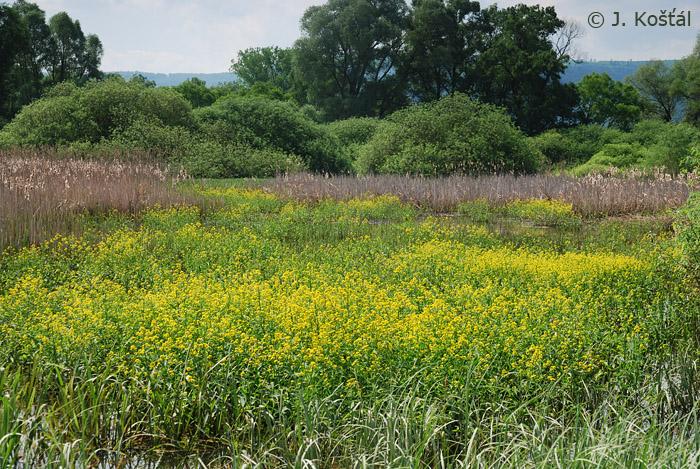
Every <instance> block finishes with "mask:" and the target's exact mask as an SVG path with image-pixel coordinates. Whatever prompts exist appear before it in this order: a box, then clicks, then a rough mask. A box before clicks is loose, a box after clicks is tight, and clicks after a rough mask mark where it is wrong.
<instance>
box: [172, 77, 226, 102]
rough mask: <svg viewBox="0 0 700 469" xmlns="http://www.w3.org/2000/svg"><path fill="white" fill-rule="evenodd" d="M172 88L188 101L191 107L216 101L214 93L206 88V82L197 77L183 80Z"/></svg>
mask: <svg viewBox="0 0 700 469" xmlns="http://www.w3.org/2000/svg"><path fill="white" fill-rule="evenodd" d="M173 89H174V90H175V91H177V92H178V93H180V94H181V95H182V96H183V97H184V98H185V99H186V100H187V101H189V103H190V104H191V105H192V107H193V108H198V107H204V106H211V105H212V104H214V101H216V95H215V94H214V92H213V91H212V90H211V89H209V88H207V83H206V82H205V81H203V80H200V79H199V78H197V77H194V78H190V79H188V80H185V81H184V82H182V83H180V84H179V85H177V86H174V87H173Z"/></svg>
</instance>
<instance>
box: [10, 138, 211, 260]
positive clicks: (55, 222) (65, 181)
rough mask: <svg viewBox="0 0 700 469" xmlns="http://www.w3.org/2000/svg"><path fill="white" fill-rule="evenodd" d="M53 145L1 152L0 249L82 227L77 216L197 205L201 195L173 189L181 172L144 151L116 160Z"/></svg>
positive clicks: (29, 242)
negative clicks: (71, 154) (71, 153)
mask: <svg viewBox="0 0 700 469" xmlns="http://www.w3.org/2000/svg"><path fill="white" fill-rule="evenodd" d="M62 156H63V155H60V154H59V153H58V152H57V151H56V150H53V149H30V148H24V149H12V150H0V249H3V248H6V247H8V246H13V247H21V246H26V245H30V244H39V243H41V242H42V241H45V240H46V239H50V238H52V237H53V236H54V235H56V234H64V235H65V234H68V233H76V234H79V233H81V232H82V231H83V229H84V228H85V227H84V223H81V215H85V214H89V215H97V214H106V213H108V212H113V211H116V212H120V213H123V214H128V215H137V214H139V213H140V212H141V211H142V210H144V209H145V208H147V207H153V206H155V205H160V206H162V207H170V206H174V205H180V204H186V205H199V206H201V205H202V203H203V200H204V198H202V197H199V196H196V195H194V194H184V193H183V192H181V191H178V190H175V189H174V186H175V184H177V183H178V182H179V181H182V180H184V179H187V178H188V175H187V174H186V173H185V172H184V171H183V170H179V171H173V170H172V169H171V168H169V167H168V166H165V165H162V164H158V163H155V162H154V161H153V160H150V159H148V155H146V154H142V155H141V158H138V157H137V155H133V154H131V155H125V156H126V158H128V159H126V158H125V159H124V160H120V159H113V158H110V159H107V158H106V157H105V158H99V159H91V160H88V159H83V158H78V157H68V158H64V157H62Z"/></svg>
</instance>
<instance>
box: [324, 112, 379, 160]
mask: <svg viewBox="0 0 700 469" xmlns="http://www.w3.org/2000/svg"><path fill="white" fill-rule="evenodd" d="M380 122H381V121H380V120H379V119H377V118H375V117H351V118H349V119H345V120H339V121H335V122H331V123H330V124H327V126H326V128H327V129H328V131H329V132H330V133H331V134H332V135H335V136H336V137H337V138H338V141H339V142H340V145H341V147H342V149H343V150H344V151H345V152H346V154H347V155H348V157H349V159H350V161H355V160H356V159H357V157H358V155H359V149H360V147H362V145H364V144H366V143H367V142H368V141H369V140H370V139H371V138H372V137H373V136H374V134H375V132H376V131H377V128H378V127H379V125H380Z"/></svg>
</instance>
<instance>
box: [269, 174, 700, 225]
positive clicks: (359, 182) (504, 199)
mask: <svg viewBox="0 0 700 469" xmlns="http://www.w3.org/2000/svg"><path fill="white" fill-rule="evenodd" d="M699 181H700V178H699V175H698V174H697V173H689V174H681V175H675V176H671V175H669V174H665V173H663V172H662V171H660V170H657V171H655V172H653V173H645V172H642V171H637V170H632V171H624V172H623V171H619V170H615V169H611V170H609V171H607V172H605V173H596V174H591V175H588V176H585V177H581V178H577V177H573V176H569V175H565V174H560V175H553V174H536V175H527V176H516V175H514V174H493V175H482V176H464V175H452V176H447V177H441V178H424V177H409V176H399V175H376V176H370V177H363V178H359V177H353V176H339V177H328V176H322V175H315V174H309V173H297V174H291V175H286V176H279V177H277V178H275V179H274V180H272V181H270V182H268V183H266V184H265V187H266V188H267V189H268V190H271V191H272V192H274V193H276V194H279V195H282V196H285V197H291V198H295V199H299V200H304V201H308V202H311V203H315V202H318V201H320V200H323V199H328V198H330V199H336V200H349V199H352V198H354V197H358V196H362V195H366V194H373V195H385V194H392V195H395V196H397V197H399V198H400V199H401V200H402V201H403V202H405V203H409V204H412V205H414V206H416V207H421V208H424V209H426V210H430V211H433V212H437V213H441V212H450V211H453V210H455V209H456V207H457V206H458V205H459V204H460V203H462V202H468V201H473V200H477V199H486V200H488V201H489V203H490V204H492V205H495V206H501V205H504V204H507V203H509V202H512V201H513V200H517V199H533V198H534V199H557V200H561V201H563V202H566V203H570V204H572V206H573V209H574V210H575V211H576V212H577V213H578V214H580V215H582V216H586V217H598V216H610V215H613V216H619V215H629V214H651V213H659V212H663V211H664V210H667V209H674V208H677V207H680V206H681V205H682V204H683V203H684V202H685V201H686V199H687V198H688V194H689V192H690V190H691V189H692V188H698V187H699V186H700V184H699Z"/></svg>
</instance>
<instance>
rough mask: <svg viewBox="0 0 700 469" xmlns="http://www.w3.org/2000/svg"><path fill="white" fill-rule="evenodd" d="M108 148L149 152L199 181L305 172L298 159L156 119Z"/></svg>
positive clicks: (139, 122) (122, 135) (140, 123)
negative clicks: (302, 170) (207, 136)
mask: <svg viewBox="0 0 700 469" xmlns="http://www.w3.org/2000/svg"><path fill="white" fill-rule="evenodd" d="M107 144H108V145H111V146H120V147H121V148H132V149H141V150H145V151H148V152H149V153H150V154H151V155H152V156H156V157H159V158H161V159H164V160H166V161H169V162H173V163H177V164H181V165H182V166H183V167H184V168H185V170H186V171H187V172H188V173H189V174H191V175H192V176H195V177H209V178H220V177H226V178H231V177H266V176H274V175H276V174H279V173H287V172H290V171H298V170H300V169H302V168H304V165H303V163H302V162H301V161H300V160H299V159H298V157H296V156H294V155H288V154H286V153H284V152H282V151H279V150H274V149H265V150H261V149H257V148H253V147H251V146H250V145H247V144H245V143H237V142H226V141H222V142H219V141H215V140H213V139H207V138H204V137H202V136H201V135H198V134H196V133H193V132H191V131H190V130H188V129H186V128H184V127H180V126H166V125H163V123H162V122H160V121H159V120H158V119H155V118H146V117H144V118H141V119H139V120H137V121H136V122H134V124H133V125H131V126H130V127H129V128H127V129H125V131H124V132H122V133H120V134H119V135H118V136H116V137H115V139H113V140H112V141H111V142H109V143H107Z"/></svg>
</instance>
